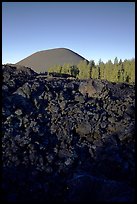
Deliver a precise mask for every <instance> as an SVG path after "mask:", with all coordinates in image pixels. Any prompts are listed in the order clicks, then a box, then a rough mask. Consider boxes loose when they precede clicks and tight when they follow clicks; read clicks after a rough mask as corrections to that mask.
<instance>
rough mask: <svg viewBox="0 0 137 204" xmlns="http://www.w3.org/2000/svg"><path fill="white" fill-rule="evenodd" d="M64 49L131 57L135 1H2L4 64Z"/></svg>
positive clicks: (87, 54) (90, 55) (99, 55)
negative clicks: (44, 51) (34, 54)
mask: <svg viewBox="0 0 137 204" xmlns="http://www.w3.org/2000/svg"><path fill="white" fill-rule="evenodd" d="M54 48H68V49H71V50H73V51H74V52H76V53H78V54H80V55H81V56H83V57H85V58H86V59H87V60H94V61H95V63H97V62H98V61H99V59H101V60H102V61H103V62H106V61H108V60H110V59H111V60H112V61H114V58H115V57H118V59H122V60H124V59H131V58H134V57H135V2H2V64H6V63H16V62H18V61H20V60H22V59H24V58H25V57H28V56H29V55H31V54H33V53H35V52H37V51H41V50H48V49H54Z"/></svg>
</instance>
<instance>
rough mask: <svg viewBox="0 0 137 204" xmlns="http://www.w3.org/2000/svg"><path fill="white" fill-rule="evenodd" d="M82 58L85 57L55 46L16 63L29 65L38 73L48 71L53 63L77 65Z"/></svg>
mask: <svg viewBox="0 0 137 204" xmlns="http://www.w3.org/2000/svg"><path fill="white" fill-rule="evenodd" d="M82 60H86V59H85V58H84V57H82V56H80V55H79V54H77V53H75V52H73V51H72V50H69V49H66V48H56V49H50V50H44V51H39V52H36V53H34V54H32V55H30V56H28V57H26V58H25V59H23V60H21V61H19V62H17V63H16V65H21V66H26V67H29V68H31V69H33V70H34V71H35V72H37V73H39V72H46V71H48V68H50V67H53V66H54V65H64V64H72V65H77V64H78V63H79V62H80V61H82ZM87 61H88V60H87Z"/></svg>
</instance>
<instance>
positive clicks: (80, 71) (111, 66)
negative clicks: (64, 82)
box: [48, 57, 135, 84]
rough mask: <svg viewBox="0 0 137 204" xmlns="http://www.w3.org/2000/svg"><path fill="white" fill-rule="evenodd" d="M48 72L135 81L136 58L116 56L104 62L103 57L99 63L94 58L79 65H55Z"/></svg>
mask: <svg viewBox="0 0 137 204" xmlns="http://www.w3.org/2000/svg"><path fill="white" fill-rule="evenodd" d="M48 73H58V74H69V75H70V76H73V77H75V78H78V79H89V78H93V79H101V80H108V81H111V82H126V83H130V84H134V83H135V59H134V58H132V59H130V60H127V59H125V60H124V61H122V60H121V59H120V60H118V58H117V57H116V58H115V59H114V63H112V61H111V60H108V61H107V62H106V63H104V62H103V61H102V60H101V59H100V60H99V62H98V63H97V64H95V62H94V60H90V61H89V62H88V61H86V60H84V61H80V62H79V64H78V65H72V64H64V65H63V66H61V65H55V66H53V67H50V68H49V69H48Z"/></svg>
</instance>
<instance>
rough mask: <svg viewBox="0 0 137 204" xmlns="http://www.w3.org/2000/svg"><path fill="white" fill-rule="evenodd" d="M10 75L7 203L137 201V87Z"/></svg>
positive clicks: (6, 83) (6, 80) (8, 71)
mask: <svg viewBox="0 0 137 204" xmlns="http://www.w3.org/2000/svg"><path fill="white" fill-rule="evenodd" d="M2 71H3V84H2V162H3V168H2V201H3V202H11V201H12V202H21V201H22V202H24V203H25V202H32V203H35V202H36V203H40V202H45V203H46V202H47V203H50V202H53V203H56V202H58V203H62V202H65V203H67V202H70V203H75V202H78V203H79V202H82V203H83V202H84V203H88V202H90V203H91V202H92V201H95V202H132V201H134V196H135V192H134V188H135V183H134V180H135V87H134V86H133V85H128V84H123V83H121V84H116V83H110V82H107V81H100V80H93V79H92V80H91V79H90V80H82V81H80V80H76V79H63V78H54V77H53V78H48V77H42V76H38V75H37V74H36V73H35V72H33V71H32V70H31V69H29V68H18V69H17V68H16V67H13V66H12V67H11V66H9V65H3V66H2Z"/></svg>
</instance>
